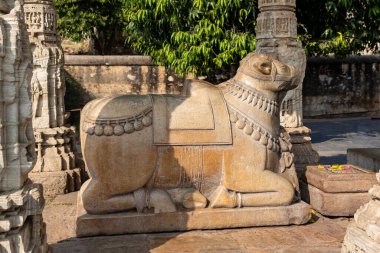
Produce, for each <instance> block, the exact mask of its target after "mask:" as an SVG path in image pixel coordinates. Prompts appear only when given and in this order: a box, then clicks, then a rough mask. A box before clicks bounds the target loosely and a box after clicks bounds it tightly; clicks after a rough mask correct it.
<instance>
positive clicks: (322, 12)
mask: <svg viewBox="0 0 380 253" xmlns="http://www.w3.org/2000/svg"><path fill="white" fill-rule="evenodd" d="M298 2H299V3H298ZM298 2H297V5H298V9H297V10H298V13H297V16H298V18H299V20H300V23H302V24H303V25H301V26H300V28H301V29H300V34H301V36H300V39H301V40H302V41H303V43H304V46H305V48H306V49H307V51H308V52H309V54H310V55H327V54H335V55H338V56H345V55H347V54H355V53H359V52H361V51H363V50H365V49H371V50H374V51H375V52H376V51H378V50H379V44H378V43H379V41H380V25H379V24H380V0H361V1H359V0H327V1H326V0H325V1H321V0H308V1H298Z"/></svg>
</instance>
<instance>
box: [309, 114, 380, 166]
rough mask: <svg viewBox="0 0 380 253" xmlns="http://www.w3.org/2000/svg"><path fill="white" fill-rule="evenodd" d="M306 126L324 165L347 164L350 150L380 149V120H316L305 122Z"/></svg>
mask: <svg viewBox="0 0 380 253" xmlns="http://www.w3.org/2000/svg"><path fill="white" fill-rule="evenodd" d="M305 125H306V126H307V127H308V128H310V129H311V130H312V133H311V138H312V142H313V147H314V149H315V150H316V151H318V153H319V155H320V157H321V163H324V164H334V163H339V164H343V163H346V162H347V149H349V148H380V120H376V119H371V118H349V119H323V120H321V119H316V120H305Z"/></svg>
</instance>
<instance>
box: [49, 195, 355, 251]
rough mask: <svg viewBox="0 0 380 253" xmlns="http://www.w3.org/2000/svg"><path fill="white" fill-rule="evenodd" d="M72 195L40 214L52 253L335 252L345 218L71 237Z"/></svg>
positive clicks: (344, 229) (342, 231) (52, 204)
mask: <svg viewBox="0 0 380 253" xmlns="http://www.w3.org/2000/svg"><path fill="white" fill-rule="evenodd" d="M76 197H77V195H76V193H71V194H67V195H64V196H60V197H57V198H56V199H55V200H54V201H52V202H50V203H49V204H48V205H47V206H46V207H45V210H44V220H45V222H46V224H47V234H48V243H49V244H50V245H51V249H52V252H53V253H71V252H73V253H74V252H75V253H122V252H123V253H124V252H128V253H135V252H136V253H145V252H153V253H161V252H162V253H166V252H173V253H174V252H176V253H177V252H178V253H180V252H184V253H187V252H189V253H190V252H237V253H239V252H258V253H264V252H265V253H269V252H279V253H280V252H281V253H292V252H294V253H301V252H302V253H303V252H305V253H317V252H321V253H330V252H331V253H333V252H334V253H335V252H336V253H338V252H340V247H341V243H342V241H343V238H344V235H345V231H346V227H347V225H348V223H349V220H348V219H343V218H342V219H341V218H339V219H328V218H324V217H317V219H318V220H317V221H316V222H315V223H311V224H307V225H304V226H289V227H261V228H247V229H228V230H210V231H191V232H185V233H162V234H160V233H156V234H142V235H123V236H109V237H96V238H82V239H77V238H75V213H76V205H75V204H76Z"/></svg>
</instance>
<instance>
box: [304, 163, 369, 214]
mask: <svg viewBox="0 0 380 253" xmlns="http://www.w3.org/2000/svg"><path fill="white" fill-rule="evenodd" d="M351 168H352V169H351V170H346V171H344V170H331V169H325V168H318V167H317V166H309V167H307V170H306V173H305V175H304V177H303V179H302V181H301V189H302V199H303V200H305V201H306V202H308V203H310V204H311V206H312V207H313V208H314V209H315V210H316V211H318V212H319V213H321V214H323V215H326V216H353V215H354V213H355V212H356V211H357V210H358V208H359V207H360V206H362V205H363V204H365V203H367V202H368V201H369V200H370V195H369V194H368V190H369V189H370V188H371V187H372V186H373V185H374V184H375V183H376V177H375V173H373V172H371V171H369V170H366V169H364V168H361V167H358V166H351Z"/></svg>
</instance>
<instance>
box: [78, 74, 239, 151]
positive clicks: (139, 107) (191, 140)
mask: <svg viewBox="0 0 380 253" xmlns="http://www.w3.org/2000/svg"><path fill="white" fill-rule="evenodd" d="M86 111H87V114H86V115H82V120H83V123H84V125H83V130H85V131H87V133H90V134H94V133H93V132H94V131H95V134H96V135H99V136H102V135H106V136H112V135H123V133H126V134H131V133H133V132H134V131H139V130H141V129H143V127H144V126H145V127H147V126H149V125H151V124H153V131H154V133H153V143H154V145H213V144H232V133H231V125H230V120H229V114H228V109H227V105H226V102H225V100H224V96H223V94H222V92H221V91H220V90H219V89H218V88H216V87H214V86H212V85H210V84H208V83H206V82H202V81H197V80H195V81H188V82H187V83H186V84H185V86H184V91H183V94H182V95H149V96H139V95H126V96H117V97H109V98H102V99H98V100H96V101H93V102H91V103H90V104H89V105H88V109H87V110H86ZM151 118H152V119H151ZM131 128H132V129H131ZM91 129H94V130H92V131H91ZM123 129H124V130H123ZM88 130H90V131H88Z"/></svg>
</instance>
